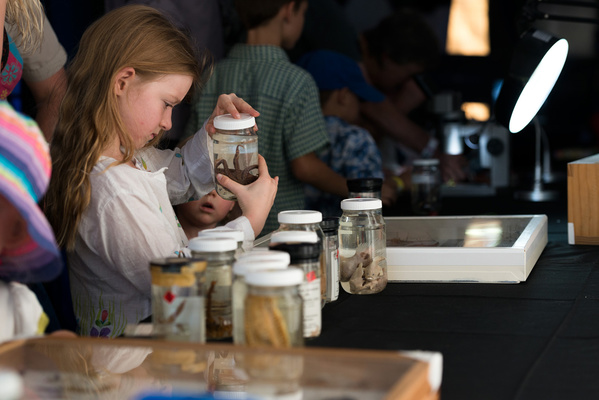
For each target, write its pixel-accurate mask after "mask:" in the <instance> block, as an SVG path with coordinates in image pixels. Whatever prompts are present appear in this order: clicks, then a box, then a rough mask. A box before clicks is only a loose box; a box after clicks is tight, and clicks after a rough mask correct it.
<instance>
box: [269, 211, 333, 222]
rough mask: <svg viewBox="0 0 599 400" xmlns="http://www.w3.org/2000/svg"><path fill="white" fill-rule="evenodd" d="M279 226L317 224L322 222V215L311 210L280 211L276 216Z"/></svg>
mask: <svg viewBox="0 0 599 400" xmlns="http://www.w3.org/2000/svg"><path fill="white" fill-rule="evenodd" d="M277 218H278V221H279V223H280V224H318V223H320V221H322V213H321V212H320V211H313V210H290V211H281V212H280V213H279V214H278V216H277Z"/></svg>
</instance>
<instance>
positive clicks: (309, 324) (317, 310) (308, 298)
mask: <svg viewBox="0 0 599 400" xmlns="http://www.w3.org/2000/svg"><path fill="white" fill-rule="evenodd" d="M308 275H310V274H308ZM307 278H308V277H307ZM299 292H300V295H301V296H302V299H303V300H304V337H315V336H318V335H320V330H321V327H322V309H321V307H320V301H321V300H320V279H312V280H311V281H308V280H306V281H304V283H302V284H301V285H300V288H299Z"/></svg>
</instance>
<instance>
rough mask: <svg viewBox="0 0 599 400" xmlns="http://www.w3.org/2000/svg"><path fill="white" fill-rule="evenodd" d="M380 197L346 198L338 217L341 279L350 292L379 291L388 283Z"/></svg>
mask: <svg viewBox="0 0 599 400" xmlns="http://www.w3.org/2000/svg"><path fill="white" fill-rule="evenodd" d="M382 207H383V204H382V202H381V200H379V199H369V198H360V199H345V200H343V201H341V210H343V214H342V215H341V218H340V219H339V280H340V281H341V287H342V288H343V289H344V290H345V291H346V292H348V293H351V294H372V293H378V292H380V291H381V290H383V289H384V288H385V287H386V286H387V244H386V231H385V220H384V219H383V213H382Z"/></svg>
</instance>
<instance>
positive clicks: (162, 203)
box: [46, 5, 278, 337]
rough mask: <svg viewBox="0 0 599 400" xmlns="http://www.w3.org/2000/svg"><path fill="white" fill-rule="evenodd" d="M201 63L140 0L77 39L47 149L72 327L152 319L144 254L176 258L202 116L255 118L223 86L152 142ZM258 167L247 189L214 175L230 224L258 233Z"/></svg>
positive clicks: (271, 183)
mask: <svg viewBox="0 0 599 400" xmlns="http://www.w3.org/2000/svg"><path fill="white" fill-rule="evenodd" d="M205 67H206V63H205V62H202V63H198V61H197V58H196V55H195V52H194V49H193V48H192V46H191V45H190V43H189V40H188V38H187V37H186V36H185V35H184V34H183V33H182V32H180V31H179V30H177V29H176V28H175V27H174V26H173V25H172V24H171V23H170V22H169V21H168V20H167V19H166V18H165V17H164V16H163V15H162V14H160V12H158V11H156V10H155V9H153V8H150V7H146V6H140V5H131V6H125V7H122V8H119V9H116V10H114V11H111V12H110V13H108V14H106V15H105V16H103V17H102V18H100V19H99V20H98V21H96V22H95V23H94V24H92V26H90V27H89V28H88V30H87V31H86V32H85V33H84V35H83V37H82V39H81V41H80V44H79V50H78V52H77V55H76V56H75V58H74V60H73V62H72V65H70V66H69V68H68V87H67V92H66V95H65V98H64V100H63V103H62V105H61V112H60V119H59V123H58V126H57V129H56V132H55V136H54V139H53V141H52V143H51V147H50V148H51V156H52V161H53V174H52V179H51V182H50V189H49V191H48V195H47V197H46V214H47V216H48V219H49V220H50V223H51V224H52V226H53V228H54V231H55V234H56V237H57V241H58V244H59V245H60V246H62V247H64V248H66V250H67V258H68V266H69V276H70V280H71V292H72V296H73V303H74V308H75V316H76V317H77V319H78V323H79V333H80V334H82V335H92V336H106V337H114V336H118V335H120V334H121V333H122V332H123V330H124V328H125V326H126V324H128V323H137V322H139V321H141V320H144V319H146V318H147V317H149V316H150V313H151V302H150V297H151V291H150V289H151V285H150V273H149V269H148V266H149V262H150V260H152V259H154V258H159V257H167V256H176V255H178V254H179V253H180V252H182V251H183V252H184V251H185V246H186V245H187V238H186V236H185V233H184V232H183V230H182V229H181V226H180V225H179V223H178V221H177V218H176V216H175V214H174V211H173V207H172V205H173V204H178V203H183V202H186V201H188V200H189V199H190V198H191V199H199V198H200V197H201V196H202V195H204V194H206V193H208V192H210V191H211V190H212V189H213V187H214V181H213V177H212V175H211V172H210V171H211V170H212V168H211V164H210V159H209V154H208V149H207V140H208V139H209V138H208V136H207V132H210V133H213V132H214V126H213V125H212V119H213V118H214V117H215V116H216V115H220V114H225V113H231V114H233V115H234V116H237V117H238V116H239V113H240V112H247V113H250V114H252V115H254V116H257V115H258V112H257V111H255V110H254V109H253V108H252V107H250V106H249V105H248V104H247V103H245V102H244V101H243V100H242V99H240V98H238V97H237V96H235V95H233V94H231V95H222V96H220V98H219V101H218V104H217V106H216V108H215V110H214V112H213V114H212V116H211V117H210V119H209V120H208V121H207V123H206V124H205V125H204V128H202V129H201V130H200V131H198V132H197V133H196V135H195V136H194V137H193V138H192V139H191V140H190V141H189V142H188V143H187V144H186V145H185V146H184V147H183V148H182V149H175V150H174V151H171V150H158V149H157V148H155V147H154V145H155V144H156V143H157V142H158V140H159V139H160V137H161V135H162V133H163V132H164V131H167V130H168V129H170V127H171V113H172V108H173V107H174V106H176V105H177V104H179V103H180V102H182V101H184V99H185V98H186V97H187V96H188V94H189V93H188V92H189V91H190V89H191V88H192V86H193V87H194V88H198V86H199V81H200V76H201V75H202V72H203V70H204V69H205ZM259 172H260V178H259V179H258V180H257V181H256V182H254V183H253V184H252V185H249V186H241V185H238V184H237V183H235V182H233V181H231V180H230V179H228V178H226V177H222V176H220V175H219V176H217V178H218V179H219V182H220V183H221V184H223V185H225V186H226V187H227V188H228V189H230V190H231V191H232V192H233V193H235V194H236V195H237V196H238V198H239V206H240V208H241V210H242V211H243V216H242V217H240V218H238V219H236V220H235V221H232V222H231V223H230V225H231V227H233V228H235V229H242V230H243V231H244V232H245V233H246V238H247V239H248V240H253V238H254V237H255V235H257V234H258V233H259V232H260V231H261V230H262V227H263V226H264V221H265V220H266V216H267V215H268V212H269V210H270V207H271V206H272V203H273V201H274V197H275V194H276V188H277V184H278V178H274V179H273V178H271V177H270V176H269V174H268V169H267V167H266V163H265V162H264V159H263V158H261V157H260V159H259Z"/></svg>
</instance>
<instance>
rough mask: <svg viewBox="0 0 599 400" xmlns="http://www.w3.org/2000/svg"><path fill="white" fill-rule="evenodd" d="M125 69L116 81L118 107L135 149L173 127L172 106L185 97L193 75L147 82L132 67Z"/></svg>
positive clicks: (168, 77)
mask: <svg viewBox="0 0 599 400" xmlns="http://www.w3.org/2000/svg"><path fill="white" fill-rule="evenodd" d="M127 70H129V71H130V74H129V75H127V74H126V72H127ZM124 71H125V75H122V76H121V77H119V79H118V81H117V88H116V93H117V99H118V108H119V112H120V115H121V118H122V120H123V123H124V124H125V127H126V129H127V131H128V132H129V134H130V135H131V139H132V140H133V143H134V145H135V148H136V149H140V148H142V147H144V146H145V145H146V144H147V143H148V142H149V141H150V140H152V139H153V138H155V137H156V136H157V135H158V134H159V133H160V131H161V130H164V131H168V130H169V129H171V126H172V122H171V116H172V112H173V107H174V106H175V105H177V104H179V103H180V102H181V101H182V100H183V98H184V97H185V95H186V94H187V92H188V91H189V89H190V88H191V85H192V83H193V78H192V77H191V76H188V75H179V74H170V75H163V76H161V77H159V78H157V79H154V80H149V81H145V80H142V79H141V78H140V77H139V75H137V74H135V70H134V69H132V68H125V69H124Z"/></svg>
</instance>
